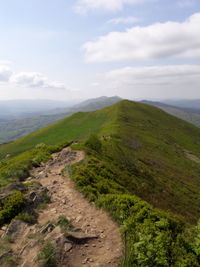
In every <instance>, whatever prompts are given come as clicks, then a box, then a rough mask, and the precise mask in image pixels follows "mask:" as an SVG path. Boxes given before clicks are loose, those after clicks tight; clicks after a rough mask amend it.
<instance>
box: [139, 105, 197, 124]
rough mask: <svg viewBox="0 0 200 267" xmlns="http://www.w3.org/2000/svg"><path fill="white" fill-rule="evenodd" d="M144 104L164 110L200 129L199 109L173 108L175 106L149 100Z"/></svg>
mask: <svg viewBox="0 0 200 267" xmlns="http://www.w3.org/2000/svg"><path fill="white" fill-rule="evenodd" d="M142 103H145V104H148V105H151V106H155V107H158V108H160V109H162V110H164V111H165V112H167V113H169V114H171V115H173V116H176V117H177V118H179V119H182V120H185V121H187V122H190V123H192V124H194V125H195V126H197V127H200V110H199V109H195V108H191V107H184V106H180V107H179V106H173V105H168V104H165V103H162V102H154V101H147V100H143V101H142ZM174 103H175V101H174ZM192 103H193V102H192ZM192 103H191V104H192ZM194 106H195V105H194Z"/></svg>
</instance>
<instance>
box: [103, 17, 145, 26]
mask: <svg viewBox="0 0 200 267" xmlns="http://www.w3.org/2000/svg"><path fill="white" fill-rule="evenodd" d="M139 21H140V19H138V18H136V17H132V16H129V17H118V18H113V19H110V20H108V21H107V23H108V24H133V23H136V22H139Z"/></svg>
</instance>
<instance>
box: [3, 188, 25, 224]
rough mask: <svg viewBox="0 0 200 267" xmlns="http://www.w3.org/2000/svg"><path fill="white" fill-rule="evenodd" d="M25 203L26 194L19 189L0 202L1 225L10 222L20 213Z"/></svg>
mask: <svg viewBox="0 0 200 267" xmlns="http://www.w3.org/2000/svg"><path fill="white" fill-rule="evenodd" d="M24 205H25V196H24V195H23V194H22V193H21V192H19V191H17V192H16V193H14V194H13V195H11V196H10V197H8V198H6V199H4V200H2V201H1V203H0V207H1V210H0V225H3V224H5V223H8V222H10V221H11V220H12V219H13V218H14V217H15V216H16V215H17V214H18V213H20V212H21V211H22V209H23V208H24Z"/></svg>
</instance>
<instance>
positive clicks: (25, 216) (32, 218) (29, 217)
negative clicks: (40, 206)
mask: <svg viewBox="0 0 200 267" xmlns="http://www.w3.org/2000/svg"><path fill="white" fill-rule="evenodd" d="M14 220H22V221H24V222H26V223H29V224H34V223H35V222H36V215H35V214H29V213H27V212H22V213H20V214H18V215H17V216H16V217H15V218H14Z"/></svg>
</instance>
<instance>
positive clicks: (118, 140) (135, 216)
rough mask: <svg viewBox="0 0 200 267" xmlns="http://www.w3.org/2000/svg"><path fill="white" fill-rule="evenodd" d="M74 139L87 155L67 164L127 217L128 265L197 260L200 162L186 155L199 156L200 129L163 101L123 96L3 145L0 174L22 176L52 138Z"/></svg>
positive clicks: (85, 188) (86, 188)
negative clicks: (149, 102) (173, 112)
mask: <svg viewBox="0 0 200 267" xmlns="http://www.w3.org/2000/svg"><path fill="white" fill-rule="evenodd" d="M91 134H92V136H91ZM97 136H98V138H99V140H98V138H97ZM77 139H79V140H81V143H80V144H79V145H76V146H74V147H76V148H78V147H79V148H82V149H84V150H85V151H86V152H87V155H88V156H87V158H86V160H85V161H84V162H82V163H81V164H78V165H76V166H74V167H73V168H72V169H70V168H68V171H70V172H72V176H73V179H74V181H75V182H76V184H77V186H78V188H79V190H80V191H81V192H82V193H83V194H84V195H85V197H87V198H88V199H89V200H90V201H95V202H96V203H97V205H99V206H101V207H103V208H105V209H107V210H108V211H109V212H110V213H111V215H112V216H113V217H114V219H115V220H116V221H117V222H118V223H120V224H121V225H122V232H123V234H124V238H125V241H126V249H127V257H125V262H124V265H125V266H145V267H146V266H188V267H189V266H200V263H199V258H200V253H199V249H198V246H199V245H198V244H199V240H200V234H199V228H195V227H192V226H189V225H188V224H187V223H190V224H196V223H197V221H198V219H199V214H200V194H199V192H200V179H199V173H200V164H199V163H197V162H195V161H192V160H191V159H188V158H187V157H186V156H185V151H189V152H190V153H192V154H193V155H195V156H196V157H198V158H200V146H199V145H200V129H198V128H197V127H195V126H193V125H192V124H189V123H187V122H184V121H182V120H180V119H178V118H176V117H173V116H171V115H169V114H167V113H165V112H164V111H162V110H160V109H158V108H155V107H151V106H148V105H146V104H141V103H136V102H131V101H121V102H119V103H117V104H115V105H113V106H110V107H107V108H105V109H102V110H99V111H95V112H87V113H77V114H74V115H73V116H71V117H69V118H67V119H65V120H62V121H60V122H59V123H56V124H54V125H52V126H50V127H47V128H44V129H42V130H40V131H38V132H35V133H34V134H31V135H29V136H27V137H25V138H22V139H19V140H17V141H16V142H14V143H11V144H9V145H5V146H2V147H1V148H0V153H1V156H2V157H4V156H5V155H6V154H11V158H8V159H3V160H1V162H0V182H1V183H2V184H3V183H7V182H8V181H13V180H15V179H16V180H17V179H24V178H25V177H27V175H28V170H29V168H30V167H32V166H34V164H36V165H37V164H39V162H41V161H47V160H48V159H49V158H50V154H51V153H52V152H53V151H55V150H56V149H55V147H54V148H52V145H57V144H59V143H61V142H66V141H67V140H68V141H72V140H77ZM41 143H45V144H46V146H45V145H39V146H38V144H41ZM63 146H64V145H59V146H56V147H57V150H58V148H60V149H61V148H62V147H63ZM21 152H23V153H21ZM5 181H6V182H5ZM157 208H159V209H157ZM161 210H164V212H163V211H161ZM168 212H170V213H168ZM172 213H173V214H174V215H173V214H172ZM176 215H178V217H177V216H176ZM179 216H180V217H179ZM195 236H196V237H195ZM192 244H194V245H192ZM158 253H162V255H161V254H158ZM184 255H186V256H184Z"/></svg>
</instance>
